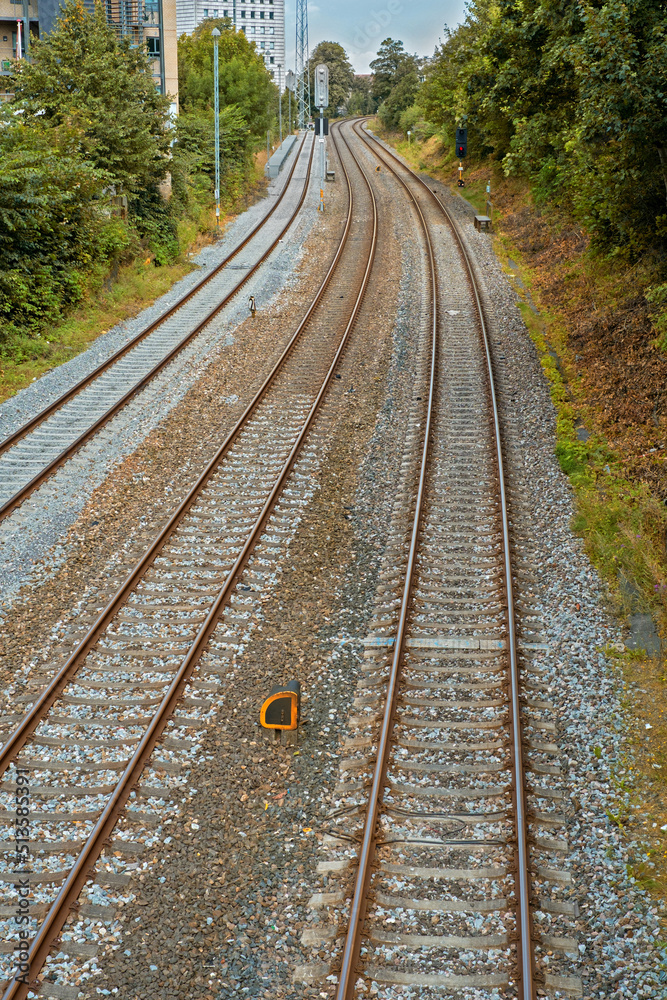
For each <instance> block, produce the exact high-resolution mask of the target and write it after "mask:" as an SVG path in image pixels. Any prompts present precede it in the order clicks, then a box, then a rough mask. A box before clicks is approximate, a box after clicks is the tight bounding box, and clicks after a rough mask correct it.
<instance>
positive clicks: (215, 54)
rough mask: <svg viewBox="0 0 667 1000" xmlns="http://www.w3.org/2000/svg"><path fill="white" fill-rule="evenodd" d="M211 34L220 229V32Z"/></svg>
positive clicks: (216, 210)
mask: <svg viewBox="0 0 667 1000" xmlns="http://www.w3.org/2000/svg"><path fill="white" fill-rule="evenodd" d="M211 35H212V36H213V114H214V115H215V228H216V229H218V230H219V229H220V93H219V86H218V79H219V73H218V39H219V38H220V32H219V31H218V29H217V28H214V29H213V31H212V32H211Z"/></svg>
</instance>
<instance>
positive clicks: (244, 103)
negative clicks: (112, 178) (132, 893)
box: [173, 18, 278, 211]
mask: <svg viewBox="0 0 667 1000" xmlns="http://www.w3.org/2000/svg"><path fill="white" fill-rule="evenodd" d="M214 28H217V29H218V31H220V37H219V39H218V62H219V69H218V81H219V83H218V88H219V89H218V93H219V100H220V153H221V157H220V159H221V185H220V186H221V198H222V201H223V203H224V202H225V201H230V200H232V199H233V197H234V196H235V195H236V194H238V193H239V191H240V190H241V188H242V187H243V185H244V184H245V183H246V182H247V179H248V177H249V175H250V173H251V170H252V163H253V153H254V151H255V149H256V148H257V146H258V145H259V144H263V143H264V142H265V137H266V132H267V129H268V128H269V126H271V125H272V124H273V121H274V118H275V115H276V113H277V107H278V88H277V87H276V85H275V84H274V83H273V82H272V80H271V77H270V76H269V74H268V72H267V70H266V67H265V66H264V61H263V59H262V57H261V55H260V54H259V53H258V52H257V50H256V49H255V44H254V42H250V41H248V39H247V38H246V36H245V34H244V33H243V32H242V31H238V32H237V31H234V28H233V27H232V23H231V21H230V20H229V19H228V18H217V19H216V18H208V19H207V20H205V21H202V23H201V24H200V25H199V26H198V27H197V28H196V30H195V31H194V33H193V34H192V35H190V36H188V35H182V36H181V38H180V39H179V43H178V78H179V101H180V115H179V117H178V120H177V122H176V143H175V145H174V149H173V156H174V162H173V181H174V194H175V199H176V201H177V202H178V203H179V204H181V205H182V207H183V209H184V210H189V211H194V210H195V209H196V205H197V204H198V203H200V202H201V201H202V199H206V197H208V196H209V194H210V192H211V190H212V185H213V178H214V174H215V147H214V132H215V128H214V125H215V122H214V114H213V106H214V95H213V38H212V35H211V33H212V31H213V29H214Z"/></svg>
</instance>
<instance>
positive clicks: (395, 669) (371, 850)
mask: <svg viewBox="0 0 667 1000" xmlns="http://www.w3.org/2000/svg"><path fill="white" fill-rule="evenodd" d="M353 131H355V133H356V129H354V128H353ZM357 134H358V133H357ZM398 179H399V180H400V181H401V183H402V184H403V187H404V188H405V190H406V191H407V193H408V195H409V197H410V198H411V200H412V202H413V204H414V206H415V208H416V210H417V213H418V215H419V218H420V220H421V225H422V231H423V234H424V239H425V242H426V246H427V252H428V260H429V273H430V278H431V314H432V322H431V365H430V376H429V390H428V401H427V404H426V423H425V428H424V441H423V446H422V457H421V465H420V470H419V483H418V486H417V495H416V499H415V512H414V518H413V523H412V533H411V537H410V550H409V553H408V562H407V568H406V574H405V583H404V586H403V597H402V601H401V613H400V618H399V622H398V629H397V632H396V640H395V642H394V652H393V656H392V661H391V667H390V668H389V679H388V682H387V695H386V700H385V709H384V715H383V717H382V726H381V729H380V737H379V740H378V750H377V757H376V761H375V769H374V772H373V781H372V784H371V789H370V792H369V797H368V808H367V811H366V818H365V820H364V830H363V834H362V841H361V848H360V851H359V861H358V867H357V877H356V881H355V886H354V893H353V896H352V902H351V904H350V917H349V922H348V930H347V935H346V938H345V946H344V949H343V958H342V962H341V971H340V976H339V980H338V988H337V992H336V998H337V1000H351V997H352V996H353V994H354V986H355V980H356V977H357V964H358V961H359V952H360V948H361V933H362V928H363V921H364V916H365V912H366V900H367V897H368V887H369V883H370V878H371V866H372V863H373V857H374V855H375V839H376V828H377V821H378V813H379V810H380V805H381V802H382V797H383V794H384V779H385V773H386V769H387V761H388V756H389V750H390V747H391V734H392V730H393V727H394V710H395V702H396V694H397V689H398V681H399V677H400V672H401V664H402V660H403V643H404V640H405V630H406V626H407V616H408V608H409V605H410V596H411V593H412V581H413V575H414V564H415V559H416V557H417V551H418V548H419V538H420V533H421V517H422V506H423V500H424V490H425V486H426V475H427V469H428V457H429V451H430V444H431V417H432V412H433V406H434V397H435V375H436V362H437V346H438V286H437V278H436V270H435V255H434V253H433V247H432V245H431V238H430V235H429V232H428V227H427V226H426V220H425V219H424V216H423V214H422V211H421V208H420V206H419V204H418V202H417V200H416V199H415V198H414V197H413V195H412V193H411V192H410V189H409V188H408V186H407V184H405V183H404V182H403V181H402V179H401V178H400V177H399V178H398Z"/></svg>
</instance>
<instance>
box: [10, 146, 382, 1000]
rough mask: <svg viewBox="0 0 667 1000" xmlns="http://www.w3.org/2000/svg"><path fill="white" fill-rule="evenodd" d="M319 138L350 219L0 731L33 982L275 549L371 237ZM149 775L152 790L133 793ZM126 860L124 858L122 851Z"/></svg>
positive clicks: (342, 342)
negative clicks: (270, 363)
mask: <svg viewBox="0 0 667 1000" xmlns="http://www.w3.org/2000/svg"><path fill="white" fill-rule="evenodd" d="M332 135H333V141H334V144H335V146H336V148H337V155H338V157H339V159H340V161H341V164H342V166H343V172H344V176H345V181H346V184H347V189H348V213H347V221H346V225H345V229H344V232H343V236H342V239H341V242H340V246H339V247H338V250H337V253H336V256H335V258H334V261H333V263H332V265H331V267H330V269H329V271H328V273H327V275H326V277H325V279H324V282H323V283H322V286H321V287H320V290H319V291H318V293H317V295H316V297H315V299H314V300H313V302H312V303H311V305H310V307H309V309H308V311H307V313H306V316H305V317H304V319H303V320H302V321H301V323H300V325H299V327H298V329H297V330H295V332H294V334H293V336H292V338H291V341H290V343H289V345H288V347H287V348H286V350H285V353H284V354H283V356H282V357H281V359H280V360H279V361H278V363H277V364H276V366H275V368H274V370H273V371H272V372H271V374H270V375H269V377H268V378H267V380H266V382H265V384H264V386H263V387H262V389H261V390H260V391H259V393H258V394H257V396H256V397H255V399H254V400H253V402H252V403H251V404H250V405H249V406H248V408H247V410H246V412H245V413H244V415H243V416H242V417H241V419H240V420H239V422H238V424H237V425H236V427H235V428H234V430H233V431H232V432H231V433H230V434H229V436H228V437H227V439H226V440H225V441H224V442H223V443H222V444H221V447H220V449H219V451H218V453H217V455H216V456H215V458H214V459H213V460H212V461H211V463H210V464H209V466H208V468H207V469H206V470H205V472H204V473H203V474H202V476H201V477H200V479H199V481H198V482H197V483H196V485H195V486H194V487H193V489H192V490H191V492H190V494H189V495H188V496H187V497H186V498H185V500H184V501H183V502H182V503H181V505H180V507H179V509H178V510H177V511H176V512H175V513H174V515H173V516H172V518H171V520H170V521H169V523H168V524H167V525H166V526H165V527H164V529H163V530H162V531H161V533H160V535H159V536H158V537H157V538H156V539H155V540H154V542H153V544H152V545H151V546H150V548H149V549H148V550H147V551H146V553H145V555H144V556H143V557H142V559H141V561H140V562H139V563H138V564H137V566H136V567H135V569H134V570H133V572H132V573H131V574H130V576H129V577H128V579H127V580H126V582H125V584H124V585H123V587H121V589H120V590H119V591H118V593H117V594H116V595H115V597H114V598H113V599H112V600H111V601H110V602H109V604H108V605H107V607H105V608H104V609H103V610H102V612H101V614H100V616H99V618H98V620H97V622H96V623H95V624H94V626H93V627H92V628H91V629H90V631H89V633H88V634H87V635H86V637H85V638H84V639H83V640H82V642H81V643H80V644H79V646H78V648H77V649H76V650H75V651H74V652H73V653H72V655H71V656H70V658H69V660H68V662H67V663H66V664H65V665H64V666H63V668H62V669H61V670H60V672H59V673H58V675H57V676H56V677H54V678H52V679H50V680H49V682H48V683H47V684H46V686H45V687H44V689H43V690H42V691H41V692H37V691H35V692H34V694H33V695H32V705H31V706H30V707H29V709H28V711H27V713H26V715H25V716H23V717H21V718H18V719H4V720H0V724H2V723H4V724H5V725H7V724H8V723H11V724H12V725H14V728H13V731H11V732H10V733H9V734H8V735H7V736H6V738H5V743H4V746H3V747H2V749H1V750H0V771H1V773H2V774H3V775H4V780H3V783H2V803H3V804H2V807H1V808H2V810H3V811H2V812H1V813H0V822H2V824H3V826H4V831H3V832H2V834H1V836H2V839H3V841H4V847H5V852H6V853H10V852H11V850H12V849H13V820H14V812H13V803H14V795H15V792H16V789H17V788H20V780H19V778H18V776H19V772H21V771H24V772H25V773H27V774H29V776H30V786H31V807H32V808H31V821H32V823H33V837H34V838H35V839H34V841H33V843H32V844H31V850H32V854H33V859H34V863H33V871H32V873H31V875H30V879H29V880H30V885H31V892H32V894H33V902H32V903H31V907H32V908H31V911H30V912H31V915H32V916H33V917H34V918H35V919H37V920H38V921H39V924H38V927H37V930H36V933H35V934H34V936H32V938H31V943H30V958H29V961H30V966H31V977H32V979H33V980H35V979H36V978H37V976H38V974H39V972H40V969H41V968H42V967H43V965H44V962H45V961H46V959H47V956H48V955H49V951H50V950H51V948H52V945H53V943H54V941H55V940H56V939H57V936H58V934H59V932H60V930H61V929H62V927H63V925H64V922H65V921H66V919H67V917H68V915H69V913H70V911H71V910H72V908H73V907H76V905H77V897H78V895H79V893H80V891H81V889H82V887H83V886H84V885H85V883H86V881H88V880H89V879H90V878H91V877H93V872H94V867H95V864H96V862H97V861H98V859H99V858H100V855H101V853H102V852H103V850H104V848H105V845H107V844H108V838H109V835H110V833H111V831H112V830H113V828H114V826H115V824H116V823H117V821H118V818H119V817H120V816H121V815H125V817H126V818H129V819H130V820H131V821H133V822H136V823H138V824H139V825H141V824H142V823H150V822H151V816H150V803H151V801H159V800H160V799H161V798H163V797H165V795H166V794H167V793H166V792H165V790H164V789H162V788H161V787H160V782H159V778H158V779H157V780H156V778H155V776H156V775H159V774H160V773H162V772H164V771H166V772H167V773H170V770H171V772H172V773H173V772H174V769H177V768H178V763H177V762H176V763H174V762H173V760H172V758H171V757H170V755H171V754H172V752H173V751H176V753H177V754H178V751H179V750H184V749H185V748H187V745H188V740H187V735H188V732H189V731H190V730H192V729H197V728H201V727H202V726H203V725H205V722H203V721H202V718H201V713H202V712H205V711H206V709H207V707H208V706H209V700H210V697H211V694H212V692H214V691H215V690H216V688H217V687H218V684H219V683H220V677H219V676H216V675H215V672H214V671H210V670H209V671H208V672H203V671H202V670H197V667H198V664H199V661H200V657H201V656H202V653H203V652H204V651H205V649H206V646H207V643H208V641H209V639H210V638H211V636H212V635H213V633H214V631H215V628H216V625H217V622H218V620H219V617H220V615H221V613H222V611H223V610H224V608H225V606H226V605H228V604H229V603H230V602H233V603H234V604H235V605H236V606H237V607H238V610H239V613H240V614H241V615H243V614H244V613H245V608H246V605H247V603H248V602H252V596H253V586H252V585H251V584H248V583H242V582H241V581H242V579H243V573H244V568H245V566H246V563H247V561H248V559H249V557H250V555H251V553H252V552H253V550H254V549H255V547H256V546H257V545H258V543H259V541H260V539H261V541H262V544H263V546H264V547H265V548H266V547H268V548H269V549H270V547H271V545H272V544H273V540H272V537H271V535H269V536H267V535H266V526H267V521H268V519H269V517H270V516H271V515H272V512H274V511H276V510H277V513H278V515H279V516H278V522H277V524H278V526H277V527H276V525H275V524H274V525H273V527H272V531H277V532H279V531H280V521H281V518H282V519H283V520H284V519H288V518H289V516H290V509H291V503H292V501H291V499H290V496H289V491H288V493H287V494H285V490H286V488H287V487H288V486H289V484H290V481H291V480H290V477H291V475H292V472H293V467H294V464H295V462H296V460H297V457H298V456H299V454H300V452H301V451H302V449H303V447H304V443H305V442H306V440H307V436H308V433H309V430H310V429H311V427H312V426H313V424H314V422H315V420H316V419H317V416H318V411H319V408H320V404H321V402H322V400H323V399H324V398H325V396H326V393H327V389H328V386H329V383H330V381H331V380H332V379H333V377H334V375H335V371H336V366H337V364H338V361H339V358H340V357H341V354H342V352H343V351H344V350H345V347H346V344H347V343H348V340H349V338H350V336H352V335H353V330H354V324H355V320H356V317H357V314H358V312H359V309H360V306H361V303H362V301H363V298H364V294H365V291H366V288H367V286H368V282H369V277H370V273H371V268H372V265H373V259H374V255H375V248H376V241H377V213H376V209H375V201H374V197H373V195H372V191H371V188H370V185H369V183H368V181H367V179H366V176H365V174H364V173H363V171H362V170H361V168H360V167H359V165H358V164H357V162H356V158H355V156H354V154H353V153H352V152H351V151H350V149H349V148H348V146H347V142H346V140H345V139H344V138H340V139H339V138H338V135H339V133H338V132H337V130H334V131H333V133H332ZM276 505H279V506H278V507H277V506H276ZM16 723H18V724H16ZM147 767H148V768H149V770H150V772H151V775H152V778H151V781H152V783H151V784H149V785H147V784H141V775H142V773H143V771H144V769H145V768H147ZM137 795H138V796H139V798H140V799H142V800H143V802H142V803H137V801H136V797H137ZM146 801H147V802H148V805H147V806H144V807H143V808H139V809H137V808H136V806H137V805H138V804H139V805H140V806H142V805H143V804H144V802H146ZM37 824H38V829H35V827H36V826H37ZM125 849H126V850H127V851H128V852H129V857H128V860H131V857H132V845H131V844H130V845H129V847H128V845H125ZM9 860H10V862H11V858H10V859H9ZM8 877H12V879H13V876H11V875H10V876H8ZM7 880H8V879H5V882H7ZM6 888H8V889H9V892H8V896H9V900H8V902H9V905H8V906H7V907H4V906H3V907H2V911H1V913H2V918H5V919H6V922H7V923H6V926H7V928H9V927H10V926H12V931H11V933H10V934H8V935H7V940H10V938H11V937H14V936H15V934H16V930H15V928H14V927H13V925H11V914H13V912H14V909H15V906H16V893H15V891H12V888H11V886H7V885H6ZM7 959H8V956H7V952H6V951H5V961H7ZM10 968H11V965H10ZM27 994H28V986H27V985H26V984H25V983H22V982H20V981H19V980H18V979H17V977H16V970H15V971H14V972H11V973H10V980H9V981H8V982H7V984H6V987H5V990H4V993H3V998H4V1000H10V998H19V997H25V996H27Z"/></svg>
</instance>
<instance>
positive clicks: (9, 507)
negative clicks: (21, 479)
mask: <svg viewBox="0 0 667 1000" xmlns="http://www.w3.org/2000/svg"><path fill="white" fill-rule="evenodd" d="M303 142H305V137H304V140H303ZM303 142H302V146H301V147H300V148H299V153H298V154H297V159H296V160H295V162H294V165H293V166H292V170H291V172H290V174H289V177H288V179H287V183H286V185H285V188H284V189H283V191H282V193H281V195H280V198H279V199H278V200H277V201H276V203H275V205H274V206H273V207H272V208H271V211H270V212H269V213H268V214H267V215H266V216H264V218H263V219H262V220H261V221H260V222H258V223H257V225H256V226H255V227H254V229H253V230H252V231H251V232H250V233H249V234H248V236H247V237H246V238H245V239H244V240H243V242H242V243H240V244H239V246H238V247H237V248H236V249H235V250H234V251H233V252H232V253H231V254H229V256H227V257H226V258H225V260H223V261H222V262H221V263H220V264H218V265H217V267H215V268H214V269H213V270H212V271H211V273H210V274H207V275H206V276H205V277H204V278H202V280H201V281H200V282H199V283H198V284H197V285H195V286H194V288H192V289H191V290H190V291H189V292H187V293H186V294H185V295H184V296H182V298H180V299H179V300H178V301H177V302H176V303H174V305H173V306H172V307H171V308H170V309H168V310H167V311H166V312H164V313H163V314H162V315H161V316H160V317H159V318H158V319H156V320H155V321H154V322H153V323H151V324H150V325H149V326H147V327H146V328H145V329H144V330H142V331H141V332H140V333H138V334H137V336H136V337H134V338H133V339H132V340H131V341H129V342H128V343H127V344H125V345H124V346H123V347H121V348H120V349H119V350H118V351H116V353H115V354H113V355H112V356H111V357H110V358H107V360H106V361H104V362H103V363H102V364H101V365H99V366H98V367H97V368H96V369H95V371H93V372H91V373H90V375H87V376H86V377H85V378H84V379H82V380H81V381H80V382H78V383H77V384H76V385H75V386H72V388H71V389H69V390H68V391H67V392H66V393H64V394H63V395H62V396H60V397H59V398H58V399H56V400H54V402H53V403H52V404H50V405H49V406H47V407H46V408H45V409H44V410H42V411H41V412H40V413H38V414H37V415H36V416H35V417H33V419H32V420H30V421H29V422H28V423H27V424H23V426H22V427H19V428H18V430H17V431H15V432H14V434H12V435H10V437H8V438H5V440H4V441H3V442H2V443H0V454H2V453H3V452H4V451H6V450H7V449H8V448H10V447H11V446H12V445H14V444H16V442H17V441H19V440H20V439H21V438H23V437H24V436H25V435H26V434H28V433H29V432H30V431H31V430H34V428H35V427H37V426H38V425H39V424H40V423H43V422H44V420H46V419H47V417H49V416H51V414H53V413H54V412H55V411H56V410H58V409H60V407H61V406H64V405H65V403H67V402H69V400H70V399H72V398H73V397H74V396H76V395H78V393H79V392H81V390H82V389H85V388H86V386H87V385H89V384H90V383H91V382H93V381H94V380H95V379H96V378H97V377H98V376H99V375H101V374H102V372H103V371H106V369H108V368H109V367H111V366H112V365H113V364H115V363H116V362H117V361H118V360H119V359H120V358H121V357H122V356H123V355H124V354H126V353H127V352H128V351H129V350H131V349H132V348H133V347H135V346H136V344H137V343H138V342H139V341H140V340H143V339H144V338H145V337H147V336H148V335H149V334H150V333H152V332H153V331H154V330H155V329H157V327H158V326H160V324H162V323H164V321H165V320H167V319H169V317H170V316H172V315H173V314H174V313H175V312H176V311H177V310H178V309H180V308H181V306H183V305H184V304H185V303H186V302H187V301H189V300H190V299H191V298H192V297H193V296H194V295H195V294H196V293H197V292H198V291H199V290H200V289H201V288H202V287H203V286H204V285H206V284H207V282H209V281H210V280H211V279H212V278H213V277H215V275H216V274H218V273H219V272H220V271H221V270H222V269H223V268H224V267H225V266H226V265H227V264H228V263H229V261H230V260H232V258H234V257H235V256H236V255H237V254H238V253H240V251H241V250H242V249H243V248H244V247H245V246H246V244H247V243H248V242H249V241H250V240H251V239H252V238H253V237H254V236H255V235H256V234H257V232H258V231H259V230H260V229H261V228H262V226H263V225H264V223H265V222H266V221H267V219H269V218H270V216H271V215H273V213H274V212H275V210H276V209H277V208H278V205H279V204H280V201H281V200H282V198H283V196H284V194H285V192H286V190H287V187H288V185H289V183H290V180H291V178H292V174H293V173H294V171H295V169H296V165H297V162H298V156H299V154H300V152H301V148H302V147H303ZM314 151H315V144H314V143H313V146H312V148H311V151H310V157H309V160H308V172H307V175H306V180H305V181H304V185H303V190H302V192H301V196H300V198H299V202H298V204H297V205H296V207H295V209H294V212H293V213H292V215H291V216H290V218H289V219H288V221H287V222H286V224H285V225H284V226H283V228H282V229H281V230H280V232H279V233H278V235H277V236H276V238H275V239H274V240H273V242H272V243H271V245H270V246H269V247H268V248H267V249H266V251H265V252H264V253H263V254H262V256H261V257H260V259H259V260H258V261H257V262H256V263H255V264H253V266H252V267H251V268H249V269H248V271H247V273H246V274H245V275H244V276H243V277H242V278H241V279H240V280H239V281H238V282H237V284H236V285H235V287H234V288H233V289H232V290H231V292H228V294H227V295H225V296H224V298H222V299H221V300H220V302H218V303H217V305H215V306H214V308H213V309H211V310H210V312H209V313H207V315H206V316H205V317H204V319H203V320H202V321H201V322H200V323H198V324H197V326H196V327H195V328H194V329H193V330H192V331H191V332H190V333H189V334H188V335H187V336H186V337H185V338H184V339H183V340H181V341H180V342H179V343H178V344H176V346H175V347H173V348H172V349H171V351H169V353H168V354H166V355H165V357H164V358H162V359H161V360H160V361H158V363H157V364H156V365H154V366H153V367H152V368H151V370H150V371H149V372H147V374H146V375H144V377H143V378H142V379H141V381H140V382H139V383H138V384H137V385H135V386H133V387H132V388H131V389H129V390H128V391H127V392H126V393H125V394H124V395H123V396H122V397H121V398H120V399H119V400H118V401H117V402H115V403H114V404H113V406H110V407H109V409H108V410H106V411H105V412H104V413H103V414H102V416H101V417H99V418H98V419H97V420H96V421H95V423H94V424H91V426H90V427H89V428H88V429H87V430H85V431H84V432H83V434H80V435H79V437H78V438H77V439H76V440H75V441H73V442H72V444H71V445H69V446H68V447H67V448H65V449H64V450H63V451H62V452H61V453H60V454H59V455H58V456H56V458H54V459H53V460H52V461H51V462H49V464H48V465H46V466H44V468H43V469H42V470H41V471H40V472H38V473H37V475H36V476H34V477H33V478H32V479H31V480H30V482H28V483H26V485H25V486H24V487H22V489H20V490H19V492H18V493H15V494H14V496H13V497H10V499H9V500H7V501H5V503H4V504H3V505H2V506H0V520H2V519H3V518H5V517H7V516H8V515H9V514H11V512H12V511H13V510H15V509H16V507H18V506H19V505H20V504H22V503H23V501H24V500H25V499H26V497H28V496H29V495H30V494H31V493H32V492H33V491H34V490H36V489H37V488H38V487H39V486H41V484H42V483H43V482H44V481H45V480H46V479H48V478H49V477H50V476H51V475H52V474H53V473H54V472H55V471H56V469H58V468H60V466H61V465H63V464H64V463H65V462H66V461H68V459H70V458H71V457H72V455H73V454H75V452H77V451H78V450H79V448H81V447H82V446H83V445H84V444H85V443H86V441H88V440H90V438H91V437H93V436H94V435H95V434H96V433H97V432H98V431H99V430H100V429H101V428H102V427H103V426H104V425H105V424H106V423H108V422H109V420H111V418H112V417H113V416H115V414H116V413H118V411H119V410H121V409H122V408H123V407H124V406H126V405H127V403H129V402H130V400H131V399H132V398H133V397H134V396H136V395H137V393H139V392H141V390H142V389H143V388H144V387H145V386H146V385H147V384H148V383H149V382H150V381H151V380H152V379H154V378H155V376H156V375H158V374H159V373H160V372H161V371H162V369H163V368H165V367H166V366H167V365H168V364H169V363H170V362H171V361H173V359H174V358H175V357H176V355H177V354H179V353H180V352H181V351H182V350H183V348H184V347H187V345H188V344H189V343H190V341H191V340H193V339H194V338H195V337H196V336H197V335H198V334H199V333H201V331H202V330H203V329H204V327H205V326H206V325H207V324H208V323H210V322H211V320H212V319H213V318H214V317H215V316H216V315H217V314H218V313H219V312H220V310H221V309H223V308H224V307H225V306H226V305H227V303H228V302H230V301H231V299H232V298H234V296H235V295H236V294H237V293H238V292H239V291H240V290H241V288H243V286H244V285H245V284H246V282H247V281H249V280H250V278H251V277H252V276H253V274H255V273H256V271H257V270H258V269H259V268H260V267H261V265H262V264H263V263H264V261H265V260H266V259H267V257H268V256H269V255H270V254H271V253H272V252H273V250H274V249H275V248H276V246H277V245H278V243H279V241H280V240H281V239H282V237H283V236H284V234H285V232H286V231H287V230H288V229H289V227H290V226H291V225H292V223H293V221H294V219H295V218H296V216H297V215H298V213H299V211H300V209H301V206H302V205H303V202H304V200H305V197H306V194H307V192H308V183H309V181H310V173H311V168H312V162H313V155H314Z"/></svg>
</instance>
